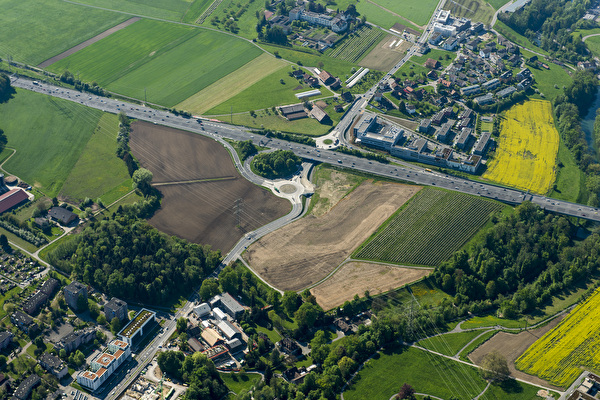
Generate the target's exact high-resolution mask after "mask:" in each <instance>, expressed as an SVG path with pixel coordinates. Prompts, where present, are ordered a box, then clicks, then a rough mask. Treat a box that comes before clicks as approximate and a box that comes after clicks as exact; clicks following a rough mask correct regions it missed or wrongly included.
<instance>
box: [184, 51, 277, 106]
mask: <svg viewBox="0 0 600 400" xmlns="http://www.w3.org/2000/svg"><path fill="white" fill-rule="evenodd" d="M285 65H286V62H285V61H282V60H280V59H276V58H273V57H272V56H271V55H269V54H262V55H260V56H258V57H256V58H255V59H254V60H252V61H250V62H249V63H247V64H246V65H244V66H243V67H241V68H239V69H237V70H236V71H234V72H232V73H231V74H229V75H227V76H225V77H223V78H221V79H219V80H218V81H216V82H215V83H213V84H212V85H210V86H208V87H206V88H205V89H202V90H201V91H199V92H198V93H196V94H194V95H193V96H191V97H189V98H187V99H185V100H184V101H182V102H181V103H179V104H178V105H177V106H176V108H178V109H182V110H186V111H190V112H191V113H192V114H195V115H200V114H203V113H204V112H205V111H207V110H210V109H211V108H213V107H216V106H218V105H219V104H221V103H222V102H224V101H226V100H229V99H230V98H232V97H233V96H235V95H237V94H239V93H241V92H242V91H243V90H244V89H247V88H249V87H250V86H252V85H254V84H255V83H257V82H258V81H260V80H261V79H263V78H265V77H266V76H268V75H270V74H272V73H273V72H275V71H277V70H279V69H282V68H284V67H285Z"/></svg>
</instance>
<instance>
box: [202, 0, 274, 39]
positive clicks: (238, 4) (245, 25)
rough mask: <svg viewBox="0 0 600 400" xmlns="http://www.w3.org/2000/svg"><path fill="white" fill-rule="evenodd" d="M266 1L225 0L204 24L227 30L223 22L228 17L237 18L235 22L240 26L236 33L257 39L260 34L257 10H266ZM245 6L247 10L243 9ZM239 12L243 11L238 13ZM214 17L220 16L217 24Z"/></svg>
mask: <svg viewBox="0 0 600 400" xmlns="http://www.w3.org/2000/svg"><path fill="white" fill-rule="evenodd" d="M264 6H265V3H264V2H262V1H254V0H244V1H242V0H223V1H221V3H220V4H219V5H218V6H217V8H216V9H215V10H214V11H213V12H212V13H211V14H210V16H209V17H208V18H206V19H205V20H204V22H203V23H202V25H203V26H205V27H209V28H219V29H221V30H226V29H225V27H224V26H223V22H224V21H225V20H227V18H232V17H233V18H235V20H236V21H235V23H236V25H237V27H238V31H236V33H237V34H238V35H240V36H242V37H245V38H247V39H255V38H256V37H257V36H258V35H257V33H256V23H257V22H258V19H256V12H257V11H258V12H260V11H262V10H264ZM244 8H245V11H241V10H242V9H244ZM238 13H241V15H240V14H238ZM214 17H218V18H219V23H218V24H217V25H213V24H212V19H213V18H214Z"/></svg>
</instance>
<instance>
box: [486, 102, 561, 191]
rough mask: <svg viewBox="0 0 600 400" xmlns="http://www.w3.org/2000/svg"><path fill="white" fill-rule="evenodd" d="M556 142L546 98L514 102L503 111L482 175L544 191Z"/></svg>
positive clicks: (552, 174) (552, 176) (550, 180)
mask: <svg viewBox="0 0 600 400" xmlns="http://www.w3.org/2000/svg"><path fill="white" fill-rule="evenodd" d="M558 144H559V136H558V131H557V130H556V127H555V126H554V118H553V116H552V106H551V104H550V102H549V101H546V100H530V101H526V102H525V103H523V104H517V105H515V106H513V107H512V108H511V109H510V110H508V111H507V112H506V113H505V114H504V120H503V121H502V128H501V131H500V137H499V139H498V144H497V146H496V147H497V150H496V156H495V157H494V158H493V159H492V160H491V161H490V162H489V164H488V169H487V171H486V172H485V173H484V174H483V177H484V178H487V179H489V180H492V181H494V182H498V183H502V184H504V185H509V186H512V187H516V188H518V189H521V190H529V191H530V192H534V193H538V194H545V193H546V192H547V191H548V189H549V188H550V186H551V185H552V184H553V183H554V181H555V179H556V168H555V167H556V155H557V153H558Z"/></svg>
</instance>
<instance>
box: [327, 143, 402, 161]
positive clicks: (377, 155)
mask: <svg viewBox="0 0 600 400" xmlns="http://www.w3.org/2000/svg"><path fill="white" fill-rule="evenodd" d="M335 151H337V152H339V153H344V154H350V155H353V156H355V157H360V158H366V159H368V160H373V161H377V162H380V163H384V164H388V163H389V162H390V160H389V159H388V158H387V157H386V156H385V154H380V153H372V152H364V151H360V150H358V149H349V148H348V147H346V146H340V147H338V148H336V149H335Z"/></svg>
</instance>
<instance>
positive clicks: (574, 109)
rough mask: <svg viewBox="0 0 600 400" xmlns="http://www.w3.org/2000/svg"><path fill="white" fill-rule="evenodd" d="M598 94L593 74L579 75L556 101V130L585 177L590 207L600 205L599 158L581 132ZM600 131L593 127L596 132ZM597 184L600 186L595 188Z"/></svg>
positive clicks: (574, 76)
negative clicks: (582, 119) (584, 120)
mask: <svg viewBox="0 0 600 400" xmlns="http://www.w3.org/2000/svg"><path fill="white" fill-rule="evenodd" d="M597 90H598V85H597V79H596V77H595V76H594V74H592V73H591V72H583V71H578V72H575V73H574V74H573V80H572V82H571V83H570V84H569V85H567V86H565V88H564V93H563V94H561V95H559V96H557V98H556V99H555V101H554V111H555V115H556V119H557V124H556V126H557V128H558V131H559V133H560V136H561V140H562V141H563V142H564V143H565V145H566V146H567V147H568V148H569V149H570V150H571V153H572V154H573V156H574V158H575V161H576V162H577V164H578V166H579V168H580V169H581V170H582V171H583V172H584V173H585V174H586V185H587V186H588V191H589V193H590V195H589V197H588V205H590V206H593V207H597V206H598V205H600V202H599V200H598V196H599V194H600V178H598V175H600V163H598V160H597V154H595V152H594V151H593V150H592V149H591V148H590V146H589V145H588V143H587V141H586V139H585V134H584V132H583V130H582V128H581V118H582V116H584V115H585V114H586V113H587V110H588V109H589V107H590V105H591V104H592V103H593V101H594V99H595V97H596V93H597ZM598 129H600V126H599V127H596V126H595V127H594V130H595V131H596V130H598ZM559 166H560V165H559ZM596 182H598V185H596Z"/></svg>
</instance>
